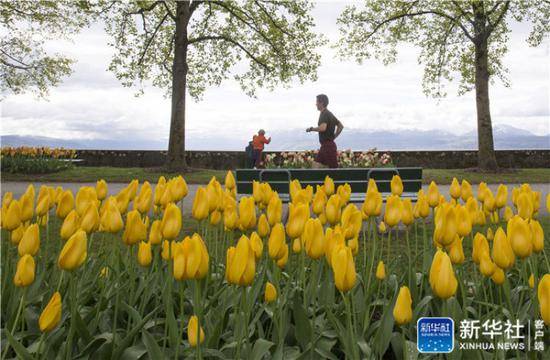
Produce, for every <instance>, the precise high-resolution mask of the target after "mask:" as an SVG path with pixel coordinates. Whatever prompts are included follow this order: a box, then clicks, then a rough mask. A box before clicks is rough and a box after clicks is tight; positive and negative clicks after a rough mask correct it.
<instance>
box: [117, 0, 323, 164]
mask: <svg viewBox="0 0 550 360" xmlns="http://www.w3.org/2000/svg"><path fill="white" fill-rule="evenodd" d="M311 8H312V4H310V3H309V2H308V1H262V0H243V1H191V2H181V3H178V2H174V1H134V2H129V3H126V2H124V3H116V4H115V5H114V6H113V8H112V9H111V11H110V12H109V13H108V15H107V17H106V30H107V32H108V33H109V34H110V35H111V37H112V41H111V43H110V45H111V46H113V47H114V48H115V55H114V57H113V59H112V62H111V64H110V69H111V70H112V71H113V72H114V73H115V74H116V75H117V77H118V78H119V79H120V80H121V82H122V83H123V84H124V85H126V86H135V85H137V86H139V87H140V89H141V90H142V89H143V85H144V84H146V83H152V84H153V85H155V86H158V87H160V88H163V89H165V90H166V92H167V94H171V97H172V119H171V126H170V141H169V149H168V164H167V165H168V166H169V167H185V158H184V156H183V154H184V151H185V138H184V131H185V95H186V93H189V95H190V96H191V97H192V98H194V99H200V98H201V95H202V94H203V93H204V91H205V90H206V89H207V88H208V87H210V86H218V85H220V84H221V83H222V81H224V80H226V79H229V78H233V79H235V80H236V81H237V82H238V83H239V84H240V86H241V88H242V89H243V91H244V92H245V93H246V94H248V95H251V96H253V95H254V94H255V91H256V89H258V88H259V87H263V88H268V89H273V88H274V87H276V86H278V85H283V86H285V85H289V84H290V83H291V82H292V81H293V80H294V79H297V80H298V81H300V82H304V81H307V80H315V79H316V70H317V68H318V66H319V64H320V55H319V54H317V52H316V49H317V47H319V46H320V45H322V44H323V43H324V40H323V39H322V37H320V36H319V35H317V34H315V33H314V32H313V31H312V29H313V27H314V23H313V18H312V17H311V15H310V14H309V12H310V10H311Z"/></svg>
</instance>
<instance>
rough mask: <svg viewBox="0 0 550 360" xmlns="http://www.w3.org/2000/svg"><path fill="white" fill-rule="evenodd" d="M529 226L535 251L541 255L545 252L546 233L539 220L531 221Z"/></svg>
mask: <svg viewBox="0 0 550 360" xmlns="http://www.w3.org/2000/svg"><path fill="white" fill-rule="evenodd" d="M529 226H530V227H531V235H532V237H531V239H532V243H533V251H534V252H536V253H539V252H541V251H543V250H544V231H543V230H542V227H541V226H540V223H539V222H538V221H537V220H533V219H531V220H530V221H529Z"/></svg>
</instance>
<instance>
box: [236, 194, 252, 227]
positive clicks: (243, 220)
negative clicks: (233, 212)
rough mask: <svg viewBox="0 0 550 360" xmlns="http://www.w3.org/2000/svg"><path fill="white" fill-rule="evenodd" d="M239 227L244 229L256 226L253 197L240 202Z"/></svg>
mask: <svg viewBox="0 0 550 360" xmlns="http://www.w3.org/2000/svg"><path fill="white" fill-rule="evenodd" d="M239 225H240V226H241V227H242V228H243V229H244V230H246V229H252V228H254V227H255V226H256V207H255V204H254V198H253V197H243V198H241V201H240V202H239Z"/></svg>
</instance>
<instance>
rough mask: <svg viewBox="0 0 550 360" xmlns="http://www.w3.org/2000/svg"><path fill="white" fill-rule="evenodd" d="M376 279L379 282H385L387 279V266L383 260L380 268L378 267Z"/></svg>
mask: <svg viewBox="0 0 550 360" xmlns="http://www.w3.org/2000/svg"><path fill="white" fill-rule="evenodd" d="M376 278H377V279H378V280H384V279H385V278H386V266H385V265H384V262H383V261H382V260H380V261H379V262H378V266H376Z"/></svg>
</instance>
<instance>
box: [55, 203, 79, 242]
mask: <svg viewBox="0 0 550 360" xmlns="http://www.w3.org/2000/svg"><path fill="white" fill-rule="evenodd" d="M79 228H80V218H79V217H78V213H77V212H76V210H71V212H70V213H69V214H68V215H67V216H66V217H65V220H63V224H62V225H61V230H60V235H61V238H62V239H63V240H67V239H68V238H70V237H71V236H73V234H74V233H75V232H76V231H77V230H78V229H79Z"/></svg>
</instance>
